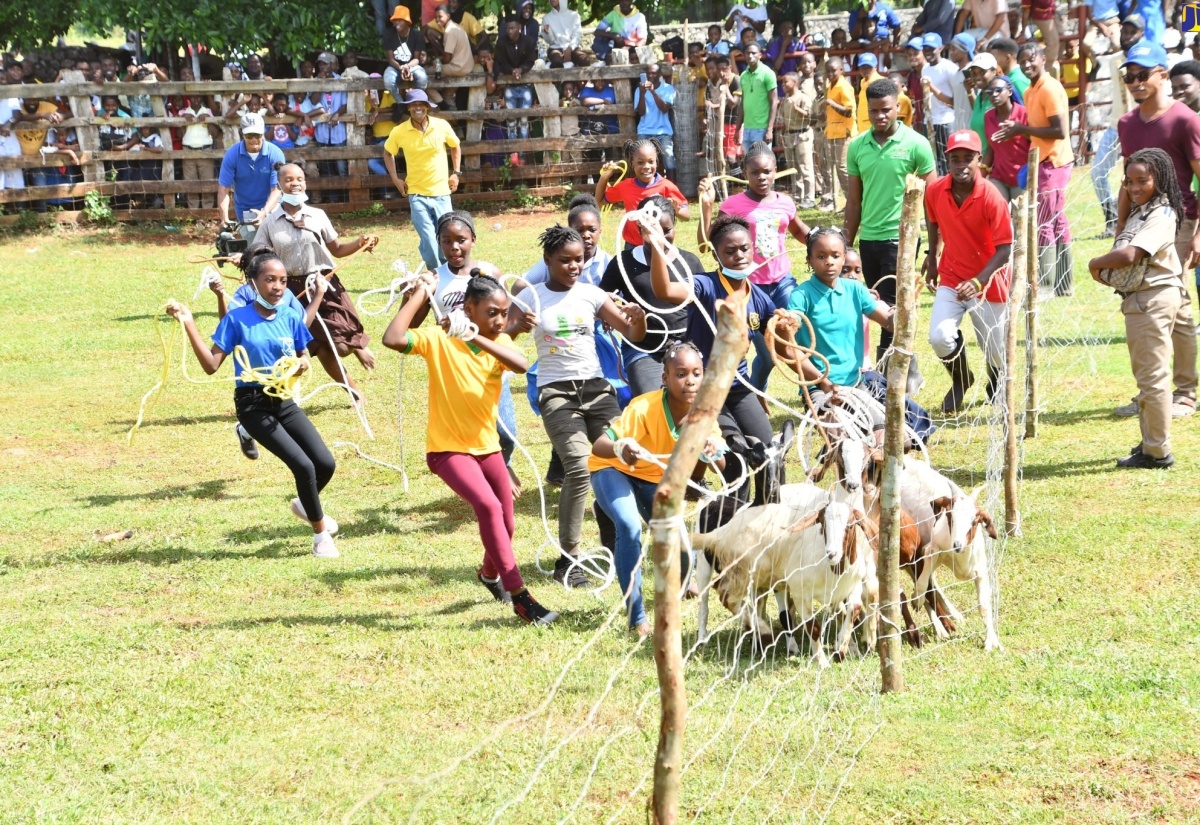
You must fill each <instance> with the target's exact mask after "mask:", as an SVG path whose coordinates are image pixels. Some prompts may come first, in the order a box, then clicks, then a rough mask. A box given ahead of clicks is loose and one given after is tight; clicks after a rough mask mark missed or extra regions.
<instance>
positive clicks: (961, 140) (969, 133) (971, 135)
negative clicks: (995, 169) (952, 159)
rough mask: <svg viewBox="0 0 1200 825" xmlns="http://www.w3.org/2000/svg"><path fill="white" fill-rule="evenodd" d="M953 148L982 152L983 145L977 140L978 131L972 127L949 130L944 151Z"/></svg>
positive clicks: (949, 150)
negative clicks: (954, 130)
mask: <svg viewBox="0 0 1200 825" xmlns="http://www.w3.org/2000/svg"><path fill="white" fill-rule="evenodd" d="M955 149H970V150H971V151H972V152H980V153H982V152H983V146H982V145H981V144H980V142H979V133H978V132H976V131H975V130H974V129H959V130H958V131H957V132H951V133H950V137H948V138H946V152H947V153H949V152H951V151H953V150H955Z"/></svg>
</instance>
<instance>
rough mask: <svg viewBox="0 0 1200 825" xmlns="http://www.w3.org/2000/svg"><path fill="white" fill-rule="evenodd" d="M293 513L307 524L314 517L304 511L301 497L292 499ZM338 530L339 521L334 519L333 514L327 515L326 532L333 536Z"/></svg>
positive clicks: (310, 522)
mask: <svg viewBox="0 0 1200 825" xmlns="http://www.w3.org/2000/svg"><path fill="white" fill-rule="evenodd" d="M292 515H293V516H295V517H296V518H298V519H300V520H301V521H302V522H304V523H305V524H312V519H310V518H309V517H308V515H307V514H306V513H305V512H304V505H302V504H301V503H300V499H298V498H294V499H292ZM337 531H338V523H337V522H336V521H334V520H333V516H329V515H327V516H325V532H326V533H328V534H329V535H331V536H336V535H337Z"/></svg>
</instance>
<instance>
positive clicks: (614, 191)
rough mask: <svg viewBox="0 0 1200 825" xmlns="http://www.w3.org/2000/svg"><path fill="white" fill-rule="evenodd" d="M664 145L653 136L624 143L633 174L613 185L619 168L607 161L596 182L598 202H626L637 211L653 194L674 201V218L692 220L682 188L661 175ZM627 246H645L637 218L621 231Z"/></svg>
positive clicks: (626, 206)
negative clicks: (613, 179) (659, 172)
mask: <svg viewBox="0 0 1200 825" xmlns="http://www.w3.org/2000/svg"><path fill="white" fill-rule="evenodd" d="M662 160H663V156H662V147H661V146H660V145H659V143H658V141H657V140H654V139H653V138H642V139H641V140H630V141H627V142H626V143H625V163H626V165H627V168H628V171H629V172H632V173H633V177H626V178H625V179H624V180H622V181H621V182H620V183H618V184H616V185H613V186H610V185H609V181H610V180H612V177H613V175H614V174H616V172H617V169H618V168H619V166H618V164H616V163H606V164H604V166H603V167H601V169H600V179H599V180H598V181H596V203H604V202H605V201H607V202H608V203H620V204H624V205H625V211H626V212H635V211H637V208H638V204H639V203H641V202H642V201H644V200H645V199H646V198H648V197H650V196H651V195H662V196H664V197H666V198H668V199H669V200H670V201H671V202H672V203H674V204H675V217H676V218H678V219H679V220H683V221H686V220H690V219H691V215H690V214H689V213H688V202H687V198H685V197H684V196H683V193H682V192H680V191H679V187H678V186H676V185H675V184H673V183H671V181H669V180H667V179H666V178H664V177H663V176H662V175H660V174H658V170H659V168H660V167H661V166H662ZM621 237H622V238H623V239H624V241H625V248H626V249H636V248H637V247H639V246H641V245H642V234H641V232H639V231H638V226H637V221H632V220H631V221H628V222H627V223H626V224H625V229H624V231H623V232H622V233H621Z"/></svg>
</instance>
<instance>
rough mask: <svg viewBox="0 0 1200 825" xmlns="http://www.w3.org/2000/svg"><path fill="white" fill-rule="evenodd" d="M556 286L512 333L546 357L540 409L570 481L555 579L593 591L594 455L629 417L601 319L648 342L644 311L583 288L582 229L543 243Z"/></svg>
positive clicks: (539, 296) (551, 232) (552, 233)
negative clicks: (601, 347)
mask: <svg viewBox="0 0 1200 825" xmlns="http://www.w3.org/2000/svg"><path fill="white" fill-rule="evenodd" d="M538 240H539V242H540V243H541V245H542V257H543V259H544V260H545V262H546V268H547V270H548V271H549V280H547V281H546V283H544V284H536V285H534V286H532V287H530V288H529V289H528V290H526V291H525V292H524V293H522V299H521V301H522V303H524V304H525V305H527V306H530V307H532V308H533V309H534V310H535V311H536V312H537V314H536V315H530V314H527V313H525V312H524V311H522V309H521V308H520V307H516V308H515V309H513V311H512V313H511V317H510V318H509V322H508V331H509V333H510V334H511V335H513V336H516V335H519V334H520V333H522V332H529V333H532V335H533V338H534V343H535V344H536V346H537V354H538V378H537V386H538V406H539V407H540V408H541V411H542V421H543V422H544V423H545V426H546V433H547V435H549V436H550V442H551V443H552V444H553V445H554V449H555V451H556V452H557V453H558V454H559V456H560V457H561V458H562V463H563V470H564V479H563V485H562V491H561V492H560V493H559V498H558V541H559V546H560V548H561V549H562V553H561V554H560V555H559V558H558V559H557V560H555V563H554V578H555V579H556V580H557V581H559V582H561V583H562V584H564V585H566V586H567V587H585V586H586V585H587V577H586V576H585V574H584V572H583V571H582V570H581V569H580V568H579V567H578V565H576V564H575V563H574V559H575V557H576V556H577V555H578V552H579V539H580V534H581V532H582V530H583V509H584V503H585V500H586V499H587V490H588V468H587V464H588V456H589V455H591V452H592V444H593V443H594V442H595V440H596V439H597V438H599V437H600V435H601V434H602V433H603V432H604V428H605V427H606V426H608V424H609V422H611V421H613V420H614V419H616V418H618V417H619V416H620V415H621V409H620V406H619V405H618V404H617V394H616V391H615V390H614V389H613V387H612V384H610V383H609V382H608V381H607V380H605V378H604V373H603V371H602V370H601V367H600V359H599V357H598V356H597V354H596V334H595V330H596V320H597V319H599V320H601V321H603V322H604V323H606V324H608V326H610V327H612V328H613V329H614V330H616V331H617V332H619V333H620V334H621V335H623V336H625V337H626V338H629V339H631V340H634V341H641V340H642V339H643V338H644V337H645V336H646V315H645V313H644V312H643V311H642V309H641V307H637V306H632V307H626V308H625V309H623V310H622V309H618V308H617V305H616V304H615V303H613V301H612V299H611V298H609V297H608V296H607V295H605V294H604V292H603V291H601V290H600V288H599V287H596V286H592V285H590V284H581V283H579V275H580V273H581V272H582V271H583V239H582V238H580V237H579V233H578V232H576V231H575V230H574V229H570V228H568V227H564V226H558V225H555V226H552V227H550V228H549V229H547V230H546V231H545V232H543V233H542V235H541V237H540V238H539V239H538Z"/></svg>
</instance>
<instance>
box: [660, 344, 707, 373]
mask: <svg viewBox="0 0 1200 825" xmlns="http://www.w3.org/2000/svg"><path fill="white" fill-rule="evenodd" d="M682 352H694V353H695V354H696V357H697V358H699V359H700V363H702V364H703V363H704V355H703V354H702V353H701V352H700V348H699V347H698V346H696V345H695V344H693V343H692V342H691V341H680V340H672V341H670V342H669V343H668V344H667V348H666V349H665V350H663V367H664V368H665V367H666V365H667V362H668V361H674V360H675V359H676V358H678V357H679V355H680V353H682Z"/></svg>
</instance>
